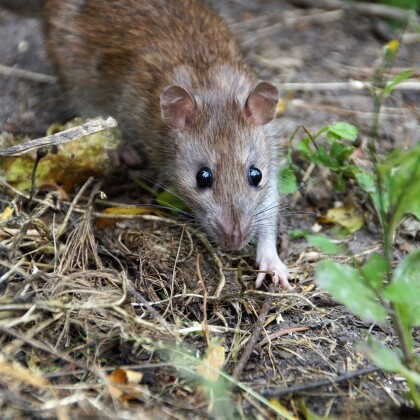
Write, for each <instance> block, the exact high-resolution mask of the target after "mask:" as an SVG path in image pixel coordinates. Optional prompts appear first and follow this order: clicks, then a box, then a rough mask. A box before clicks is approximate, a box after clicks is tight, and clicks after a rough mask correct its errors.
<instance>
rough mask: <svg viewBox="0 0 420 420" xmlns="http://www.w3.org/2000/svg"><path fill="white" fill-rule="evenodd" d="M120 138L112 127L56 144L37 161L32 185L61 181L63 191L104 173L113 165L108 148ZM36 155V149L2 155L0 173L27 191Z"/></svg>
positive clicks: (13, 141)
mask: <svg viewBox="0 0 420 420" xmlns="http://www.w3.org/2000/svg"><path fill="white" fill-rule="evenodd" d="M86 121H87V120H86V119H82V118H76V119H74V120H73V121H70V122H68V123H67V124H66V125H64V126H63V127H60V128H61V129H63V130H66V129H68V128H71V127H76V126H78V125H81V124H83V123H85V122H86ZM50 131H54V130H50ZM56 131H57V130H55V132H56ZM7 140H8V142H7V143H6V144H7V145H8V146H9V145H13V144H17V143H19V142H21V141H22V140H21V139H19V138H17V137H16V138H8V139H7ZM120 140H121V133H120V131H119V130H118V129H117V128H112V129H109V130H104V131H100V132H98V133H94V134H91V135H89V136H85V137H81V138H80V139H78V140H74V141H71V142H69V143H65V144H61V145H59V146H57V148H56V149H57V151H56V152H49V153H48V154H47V155H46V156H45V157H44V158H42V159H41V160H40V161H39V164H38V168H37V171H36V177H35V185H40V184H52V185H60V186H62V189H63V191H65V192H69V191H71V190H72V189H73V187H74V186H75V185H76V184H79V183H83V182H85V181H86V179H87V178H89V176H97V177H104V176H105V175H106V174H107V173H109V171H110V169H112V165H111V164H110V158H109V151H110V150H113V149H116V148H117V146H118V144H119V143H120ZM35 159H36V152H35V151H33V152H29V153H27V154H24V155H21V156H11V157H7V158H3V159H2V160H1V161H0V175H2V176H4V177H5V179H6V181H7V182H8V183H10V184H11V185H13V186H14V187H16V188H17V189H18V190H20V191H29V190H30V188H31V174H32V171H33V167H34V162H35Z"/></svg>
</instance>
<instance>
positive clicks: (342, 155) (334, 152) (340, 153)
mask: <svg viewBox="0 0 420 420" xmlns="http://www.w3.org/2000/svg"><path fill="white" fill-rule="evenodd" d="M353 152H354V147H353V146H348V145H346V144H343V143H341V142H339V141H336V142H335V143H334V144H333V145H332V146H331V151H330V155H331V157H332V158H333V159H335V160H336V161H337V162H339V163H341V164H347V163H348V160H349V157H350V155H351V154H352V153H353Z"/></svg>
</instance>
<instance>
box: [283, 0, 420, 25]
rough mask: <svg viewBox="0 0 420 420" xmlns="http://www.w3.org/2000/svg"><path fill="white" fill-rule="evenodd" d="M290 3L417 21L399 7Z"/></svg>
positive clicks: (314, 0) (326, 0)
mask: <svg viewBox="0 0 420 420" xmlns="http://www.w3.org/2000/svg"><path fill="white" fill-rule="evenodd" d="M287 2H288V3H290V4H293V5H295V6H298V7H315V8H320V9H326V10H335V9H344V10H350V11H357V12H359V13H361V14H363V15H366V16H376V17H380V18H391V19H397V20H402V21H404V22H405V21H407V20H410V19H415V14H414V13H412V12H411V11H409V10H404V9H401V8H399V7H394V6H387V5H385V4H374V3H367V2H357V3H355V2H348V1H342V0H287Z"/></svg>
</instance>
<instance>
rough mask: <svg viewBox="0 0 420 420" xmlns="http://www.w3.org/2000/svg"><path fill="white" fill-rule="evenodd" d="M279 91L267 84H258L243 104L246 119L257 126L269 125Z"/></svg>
mask: <svg viewBox="0 0 420 420" xmlns="http://www.w3.org/2000/svg"><path fill="white" fill-rule="evenodd" d="M278 101H279V91H278V90H277V88H276V87H275V86H274V85H273V84H271V83H268V82H259V83H258V85H257V86H256V87H255V89H254V90H253V91H252V92H251V93H250V94H249V96H248V99H247V100H246V104H245V115H246V117H247V118H248V119H249V120H250V121H252V122H253V123H254V124H257V125H264V124H267V123H269V122H270V121H271V120H272V119H273V118H274V116H275V115H276V107H277V102H278Z"/></svg>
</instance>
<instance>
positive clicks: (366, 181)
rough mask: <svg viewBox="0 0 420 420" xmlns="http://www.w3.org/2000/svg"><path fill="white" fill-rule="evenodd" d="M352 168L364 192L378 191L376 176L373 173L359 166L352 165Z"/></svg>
mask: <svg viewBox="0 0 420 420" xmlns="http://www.w3.org/2000/svg"><path fill="white" fill-rule="evenodd" d="M350 170H351V172H352V174H353V176H354V177H355V178H356V181H357V183H358V184H359V187H360V188H361V189H362V190H363V191H364V192H367V193H369V194H371V193H376V192H377V188H376V183H375V177H374V176H373V175H372V174H370V173H368V172H366V171H364V170H363V169H360V168H358V167H357V166H351V167H350Z"/></svg>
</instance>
